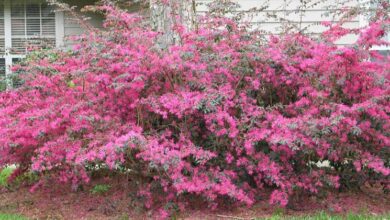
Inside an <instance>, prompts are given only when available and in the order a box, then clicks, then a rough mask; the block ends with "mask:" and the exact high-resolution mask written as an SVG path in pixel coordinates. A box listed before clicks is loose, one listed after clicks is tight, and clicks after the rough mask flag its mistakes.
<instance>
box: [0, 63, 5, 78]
mask: <svg viewBox="0 0 390 220" xmlns="http://www.w3.org/2000/svg"><path fill="white" fill-rule="evenodd" d="M2 76H5V59H4V58H0V81H1V77H2Z"/></svg>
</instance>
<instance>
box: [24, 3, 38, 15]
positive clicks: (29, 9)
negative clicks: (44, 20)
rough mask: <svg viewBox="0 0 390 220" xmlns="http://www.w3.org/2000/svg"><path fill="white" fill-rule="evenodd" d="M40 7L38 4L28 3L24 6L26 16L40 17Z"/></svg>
mask: <svg viewBox="0 0 390 220" xmlns="http://www.w3.org/2000/svg"><path fill="white" fill-rule="evenodd" d="M40 14H41V13H40V7H39V4H28V5H27V6H26V15H27V18H31V17H33V18H39V17H40Z"/></svg>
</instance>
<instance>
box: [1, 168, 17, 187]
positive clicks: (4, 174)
mask: <svg viewBox="0 0 390 220" xmlns="http://www.w3.org/2000/svg"><path fill="white" fill-rule="evenodd" d="M14 170H15V167H14V166H8V167H5V168H4V169H2V170H1V171H0V186H3V187H6V186H8V183H7V180H8V177H9V176H10V175H11V174H12V172H13V171H14Z"/></svg>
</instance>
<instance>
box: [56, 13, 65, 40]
mask: <svg viewBox="0 0 390 220" xmlns="http://www.w3.org/2000/svg"><path fill="white" fill-rule="evenodd" d="M55 20H56V21H55V28H56V47H63V46H64V45H65V44H64V38H65V25H64V12H63V11H56V12H55Z"/></svg>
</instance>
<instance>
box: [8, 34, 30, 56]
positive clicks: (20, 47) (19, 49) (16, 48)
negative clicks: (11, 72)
mask: <svg viewBox="0 0 390 220" xmlns="http://www.w3.org/2000/svg"><path fill="white" fill-rule="evenodd" d="M26 47H27V40H26V39H25V38H12V49H11V53H13V54H25V53H26Z"/></svg>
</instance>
